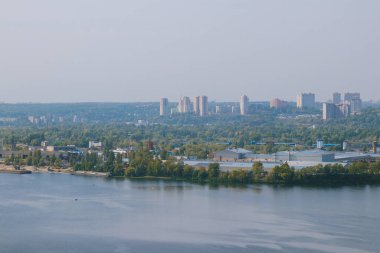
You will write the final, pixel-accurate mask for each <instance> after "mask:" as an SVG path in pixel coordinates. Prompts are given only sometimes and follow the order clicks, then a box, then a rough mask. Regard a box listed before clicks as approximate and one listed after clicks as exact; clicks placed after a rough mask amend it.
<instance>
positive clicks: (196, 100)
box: [194, 96, 200, 115]
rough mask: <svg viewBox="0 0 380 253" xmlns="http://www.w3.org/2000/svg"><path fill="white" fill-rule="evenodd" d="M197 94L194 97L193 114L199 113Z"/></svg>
mask: <svg viewBox="0 0 380 253" xmlns="http://www.w3.org/2000/svg"><path fill="white" fill-rule="evenodd" d="M199 99H200V98H199V96H196V97H194V114H196V115H199Z"/></svg>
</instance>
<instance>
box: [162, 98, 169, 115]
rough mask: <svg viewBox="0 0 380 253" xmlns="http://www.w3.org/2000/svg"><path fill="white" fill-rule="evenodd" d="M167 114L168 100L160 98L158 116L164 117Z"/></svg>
mask: <svg viewBox="0 0 380 253" xmlns="http://www.w3.org/2000/svg"><path fill="white" fill-rule="evenodd" d="M168 114H169V100H168V99H167V98H161V101H160V116H166V115H168Z"/></svg>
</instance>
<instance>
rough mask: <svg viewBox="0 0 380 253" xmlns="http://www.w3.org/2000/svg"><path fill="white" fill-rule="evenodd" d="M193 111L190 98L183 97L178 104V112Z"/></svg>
mask: <svg viewBox="0 0 380 253" xmlns="http://www.w3.org/2000/svg"><path fill="white" fill-rule="evenodd" d="M190 111H191V101H190V98H189V97H181V98H180V99H179V103H178V112H180V113H186V112H190Z"/></svg>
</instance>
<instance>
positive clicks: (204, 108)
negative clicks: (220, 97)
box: [199, 96, 208, 116]
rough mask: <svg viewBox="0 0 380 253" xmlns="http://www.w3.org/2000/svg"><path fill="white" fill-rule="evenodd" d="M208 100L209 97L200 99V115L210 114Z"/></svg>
mask: <svg viewBox="0 0 380 253" xmlns="http://www.w3.org/2000/svg"><path fill="white" fill-rule="evenodd" d="M207 100H208V98H207V96H201V97H200V98H199V115H200V116H205V115H207V114H208V101H207Z"/></svg>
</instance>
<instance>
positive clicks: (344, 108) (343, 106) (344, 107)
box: [337, 101, 351, 116]
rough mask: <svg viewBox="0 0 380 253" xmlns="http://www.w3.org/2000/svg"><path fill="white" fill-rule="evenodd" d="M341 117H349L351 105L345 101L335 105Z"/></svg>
mask: <svg viewBox="0 0 380 253" xmlns="http://www.w3.org/2000/svg"><path fill="white" fill-rule="evenodd" d="M337 106H338V108H339V110H340V111H341V113H342V115H343V116H349V115H350V114H351V105H350V103H348V102H347V101H343V102H342V103H340V104H338V105H337Z"/></svg>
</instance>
